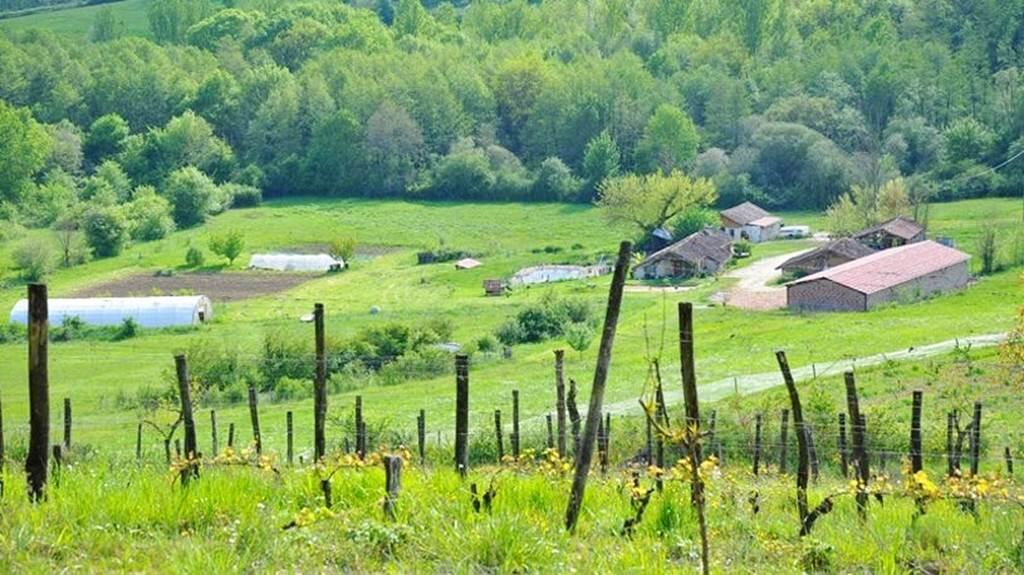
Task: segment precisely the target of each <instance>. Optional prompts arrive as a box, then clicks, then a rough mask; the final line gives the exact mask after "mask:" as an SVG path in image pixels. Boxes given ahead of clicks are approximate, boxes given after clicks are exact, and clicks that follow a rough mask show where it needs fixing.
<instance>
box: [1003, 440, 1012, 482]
mask: <svg viewBox="0 0 1024 575" xmlns="http://www.w3.org/2000/svg"><path fill="white" fill-rule="evenodd" d="M1003 458H1004V459H1006V474H1007V475H1009V476H1010V477H1013V452H1012V451H1010V446H1009V445H1007V446H1006V447H1004V448H1003Z"/></svg>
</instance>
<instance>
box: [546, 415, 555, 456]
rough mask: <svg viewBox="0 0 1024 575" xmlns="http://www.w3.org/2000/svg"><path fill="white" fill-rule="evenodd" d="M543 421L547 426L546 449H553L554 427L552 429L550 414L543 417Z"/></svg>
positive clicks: (552, 422) (552, 423)
mask: <svg viewBox="0 0 1024 575" xmlns="http://www.w3.org/2000/svg"><path fill="white" fill-rule="evenodd" d="M545 419H546V420H547V425H548V443H547V448H548V449H554V448H555V427H554V421H552V417H551V414H550V413H549V414H547V415H546V416H545Z"/></svg>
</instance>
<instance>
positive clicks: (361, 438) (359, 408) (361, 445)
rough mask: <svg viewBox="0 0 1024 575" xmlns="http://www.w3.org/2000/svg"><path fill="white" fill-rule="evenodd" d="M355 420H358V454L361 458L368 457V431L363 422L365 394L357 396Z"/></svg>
mask: <svg viewBox="0 0 1024 575" xmlns="http://www.w3.org/2000/svg"><path fill="white" fill-rule="evenodd" d="M355 421H356V456H357V457H359V459H363V458H365V457H366V433H365V431H364V430H365V427H364V424H363V396H361V395H357V396H356V406H355Z"/></svg>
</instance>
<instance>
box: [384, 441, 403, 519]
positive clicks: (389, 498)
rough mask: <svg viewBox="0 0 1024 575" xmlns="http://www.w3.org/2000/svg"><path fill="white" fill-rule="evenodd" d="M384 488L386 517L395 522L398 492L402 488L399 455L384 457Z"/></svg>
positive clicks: (400, 459)
mask: <svg viewBox="0 0 1024 575" xmlns="http://www.w3.org/2000/svg"><path fill="white" fill-rule="evenodd" d="M384 488H385V495H384V517H386V518H387V519H388V520H390V521H394V520H395V504H396V503H397V502H398V491H399V490H400V489H401V488H402V458H401V457H398V456H397V455H385V456H384Z"/></svg>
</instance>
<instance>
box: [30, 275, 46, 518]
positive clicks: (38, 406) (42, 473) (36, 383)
mask: <svg viewBox="0 0 1024 575" xmlns="http://www.w3.org/2000/svg"><path fill="white" fill-rule="evenodd" d="M28 322H29V323H28V395H29V442H28V457H27V458H26V459H25V474H26V475H27V477H28V487H29V490H28V495H29V499H30V500H31V501H32V502H33V503H38V502H39V501H42V500H43V498H44V497H45V495H46V480H47V473H48V471H49V469H48V467H49V464H50V462H49V456H50V376H49V363H48V349H47V347H48V343H49V340H48V337H49V336H48V332H49V310H48V302H47V295H46V286H45V285H44V284H31V285H30V286H28Z"/></svg>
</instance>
